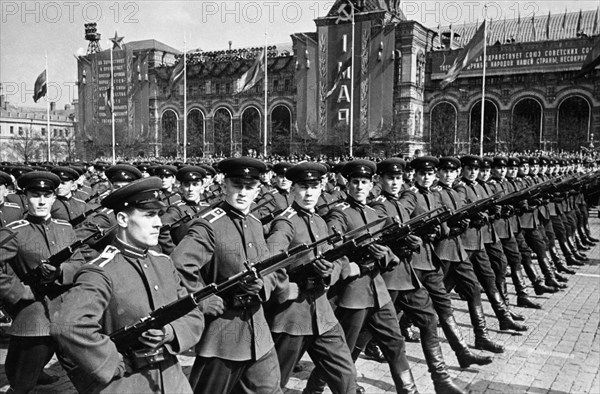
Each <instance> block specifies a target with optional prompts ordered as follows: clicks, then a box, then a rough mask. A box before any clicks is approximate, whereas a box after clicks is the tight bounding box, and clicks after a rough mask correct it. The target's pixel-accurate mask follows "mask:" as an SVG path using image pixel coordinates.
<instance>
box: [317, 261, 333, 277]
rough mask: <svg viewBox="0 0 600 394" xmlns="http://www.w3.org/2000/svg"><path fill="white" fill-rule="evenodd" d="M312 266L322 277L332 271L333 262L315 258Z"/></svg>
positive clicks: (329, 274)
mask: <svg viewBox="0 0 600 394" xmlns="http://www.w3.org/2000/svg"><path fill="white" fill-rule="evenodd" d="M313 268H314V270H315V271H316V273H317V274H319V275H321V277H322V278H326V277H328V276H331V273H332V272H333V263H332V262H330V261H327V260H325V259H316V260H315V261H314V262H313Z"/></svg>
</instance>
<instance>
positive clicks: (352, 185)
mask: <svg viewBox="0 0 600 394" xmlns="http://www.w3.org/2000/svg"><path fill="white" fill-rule="evenodd" d="M346 188H347V189H348V194H349V195H350V197H352V198H354V199H355V200H356V201H358V202H360V203H365V202H367V198H368V197H369V192H370V191H371V189H373V181H372V180H371V178H363V177H359V178H350V179H349V180H348V184H347V185H346Z"/></svg>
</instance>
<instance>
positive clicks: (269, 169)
mask: <svg viewBox="0 0 600 394" xmlns="http://www.w3.org/2000/svg"><path fill="white" fill-rule="evenodd" d="M265 165H266V166H267V171H271V170H272V169H273V163H265Z"/></svg>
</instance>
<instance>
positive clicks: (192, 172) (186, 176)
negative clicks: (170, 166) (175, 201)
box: [176, 166, 206, 182]
mask: <svg viewBox="0 0 600 394" xmlns="http://www.w3.org/2000/svg"><path fill="white" fill-rule="evenodd" d="M205 176H206V170H205V169H204V168H202V167H197V166H187V167H182V168H180V169H179V170H178V171H177V176H176V178H177V180H178V181H179V182H192V181H198V180H202V179H203V178H204V177H205Z"/></svg>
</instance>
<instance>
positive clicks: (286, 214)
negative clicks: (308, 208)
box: [279, 207, 298, 219]
mask: <svg viewBox="0 0 600 394" xmlns="http://www.w3.org/2000/svg"><path fill="white" fill-rule="evenodd" d="M297 213H298V212H296V210H295V209H294V208H292V207H287V208H286V209H285V211H283V212H281V213H280V214H279V216H281V217H284V218H287V219H291V218H292V217H293V216H294V215H296V214H297Z"/></svg>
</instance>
